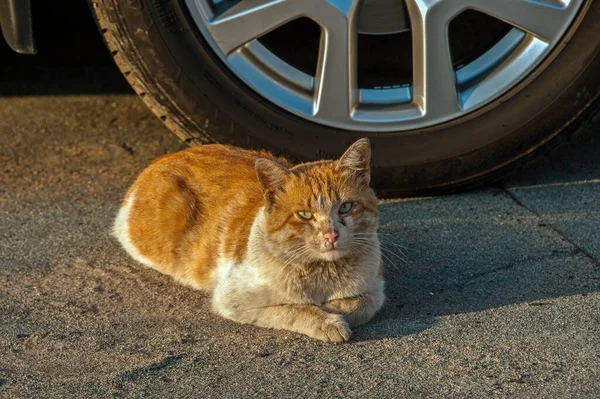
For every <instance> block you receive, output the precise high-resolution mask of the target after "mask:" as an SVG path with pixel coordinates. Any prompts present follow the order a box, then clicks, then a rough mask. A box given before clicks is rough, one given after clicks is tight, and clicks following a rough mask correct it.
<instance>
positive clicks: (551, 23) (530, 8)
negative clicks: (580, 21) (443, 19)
mask: <svg viewBox="0 0 600 399" xmlns="http://www.w3.org/2000/svg"><path fill="white" fill-rule="evenodd" d="M471 3H472V7H473V9H475V10H478V11H481V12H484V13H486V14H489V15H491V16H493V17H496V18H498V19H501V20H503V21H504V22H506V23H508V24H511V25H514V26H516V27H517V28H520V29H522V30H524V31H527V32H529V33H531V34H532V35H534V36H536V37H537V38H539V39H541V40H543V41H545V42H551V41H553V40H555V39H557V38H558V37H559V35H561V34H562V31H563V29H564V26H565V21H566V20H567V19H568V18H570V17H571V13H570V12H568V11H569V8H568V7H569V6H570V7H574V6H575V5H574V4H573V3H577V2H575V1H572V2H571V4H570V5H569V6H568V7H559V6H557V5H555V4H549V3H543V2H541V1H537V0H502V1H498V0H473V1H472V2H471Z"/></svg>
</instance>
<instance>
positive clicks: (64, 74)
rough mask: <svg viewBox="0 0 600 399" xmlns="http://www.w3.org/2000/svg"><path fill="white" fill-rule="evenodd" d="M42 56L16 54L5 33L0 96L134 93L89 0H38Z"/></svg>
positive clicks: (35, 3) (34, 5)
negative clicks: (55, 0) (106, 41)
mask: <svg viewBox="0 0 600 399" xmlns="http://www.w3.org/2000/svg"><path fill="white" fill-rule="evenodd" d="M32 8H33V22H34V25H33V26H34V35H35V41H36V46H37V49H38V54H36V55H21V54H17V53H15V52H13V51H12V50H11V49H10V48H9V47H8V46H7V44H6V42H5V41H4V39H3V38H2V37H1V36H0V96H22V95H32V94H36V95H57V94H94V93H132V92H133V91H132V90H131V88H130V87H129V85H128V84H127V82H126V81H125V79H124V78H123V77H122V76H121V73H120V72H119V70H118V69H117V67H116V65H115V64H114V62H113V60H112V57H111V55H110V53H109V51H108V49H107V48H106V46H105V44H104V42H103V41H102V38H101V35H100V32H99V31H98V29H97V28H96V24H95V22H94V19H93V17H92V14H91V11H90V9H89V7H88V4H87V2H86V1H84V0H61V1H60V2H49V1H42V0H33V1H32Z"/></svg>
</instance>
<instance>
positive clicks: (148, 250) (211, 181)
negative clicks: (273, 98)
mask: <svg viewBox="0 0 600 399" xmlns="http://www.w3.org/2000/svg"><path fill="white" fill-rule="evenodd" d="M370 158H371V147H370V143H369V141H368V140H367V139H360V140H358V141H357V142H355V143H354V144H353V145H352V146H350V147H349V148H348V150H347V151H346V152H345V153H344V154H343V155H342V157H341V158H340V159H338V160H335V161H316V162H311V163H304V164H300V165H297V166H293V165H292V164H290V162H288V161H287V160H285V159H283V158H278V157H274V156H273V155H271V154H269V153H267V152H256V151H250V150H244V149H240V148H235V147H231V146H225V145H218V144H211V145H203V146H199V147H194V148H190V149H186V150H183V151H180V152H177V153H174V154H169V155H164V156H162V157H159V158H158V159H156V160H154V161H153V162H152V163H151V164H150V166H148V167H147V168H146V169H145V170H144V171H142V173H141V174H140V176H139V177H138V178H137V180H136V181H135V182H134V184H133V185H132V187H131V188H130V189H129V190H128V192H127V193H126V195H125V198H124V200H123V203H122V206H121V209H120V211H119V213H118V215H117V218H116V221H115V225H114V235H115V236H116V237H117V239H118V240H119V241H120V243H121V245H122V246H123V247H124V248H125V250H126V251H127V252H128V253H129V254H130V255H131V256H132V257H133V258H134V259H135V260H137V261H139V262H141V263H142V264H144V265H147V266H150V267H152V268H154V269H156V270H158V271H160V272H162V273H165V274H167V275H170V276H172V277H173V278H174V279H175V280H177V281H179V282H181V283H183V284H186V285H188V286H191V287H193V288H196V289H202V290H208V291H210V292H212V308H213V310H214V312H216V313H217V314H219V315H221V316H223V317H225V318H227V319H231V320H234V321H236V322H240V323H249V324H255V325H257V326H261V327H268V328H277V329H286V330H290V331H294V332H298V333H302V334H306V335H308V336H310V337H313V338H316V339H319V340H322V341H327V342H343V341H347V340H348V339H349V338H350V335H351V330H350V327H353V326H358V325H360V324H363V323H366V322H367V321H369V320H370V319H371V318H372V317H373V316H374V314H375V313H376V312H377V311H378V310H379V309H380V308H381V306H382V305H383V302H384V292H383V291H384V283H383V263H382V261H381V252H380V244H379V239H378V236H377V226H378V209H377V198H376V195H375V193H374V191H373V189H372V188H371V187H370V177H371V176H370V173H371V170H370Z"/></svg>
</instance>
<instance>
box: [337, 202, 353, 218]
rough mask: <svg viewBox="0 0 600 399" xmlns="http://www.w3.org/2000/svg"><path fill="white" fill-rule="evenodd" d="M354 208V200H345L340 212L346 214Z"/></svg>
mask: <svg viewBox="0 0 600 399" xmlns="http://www.w3.org/2000/svg"><path fill="white" fill-rule="evenodd" d="M351 209H352V202H344V203H343V204H342V205H341V206H340V209H339V211H338V212H339V213H340V214H342V215H343V214H346V213H348V212H350V210H351Z"/></svg>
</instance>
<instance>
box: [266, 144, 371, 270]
mask: <svg viewBox="0 0 600 399" xmlns="http://www.w3.org/2000/svg"><path fill="white" fill-rule="evenodd" d="M370 159H371V146H370V143H369V140H367V139H360V140H358V141H357V142H355V143H354V144H353V145H352V146H350V148H348V150H347V151H346V152H345V153H344V155H342V157H341V158H340V159H338V160H337V161H321V162H313V163H306V164H302V165H298V166H295V167H293V168H290V169H288V168H286V167H285V166H283V165H281V164H279V163H277V162H276V161H273V160H269V159H259V160H257V161H256V173H257V176H258V180H259V182H260V184H261V187H262V189H263V192H264V195H265V201H266V206H265V232H266V234H267V239H268V241H269V244H271V245H270V247H271V248H272V249H273V250H274V251H278V252H279V255H280V256H282V257H283V258H286V259H290V260H291V259H292V258H294V257H296V258H295V259H296V260H297V261H309V262H314V261H323V260H326V261H335V260H338V259H342V258H347V257H350V256H355V255H357V254H360V253H365V252H367V251H370V250H372V249H370V247H371V246H372V244H373V243H374V242H375V241H376V237H375V235H376V230H377V219H378V210H377V198H376V196H375V193H374V192H373V190H372V189H371V188H370V186H369V182H370V179H371V169H370Z"/></svg>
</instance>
